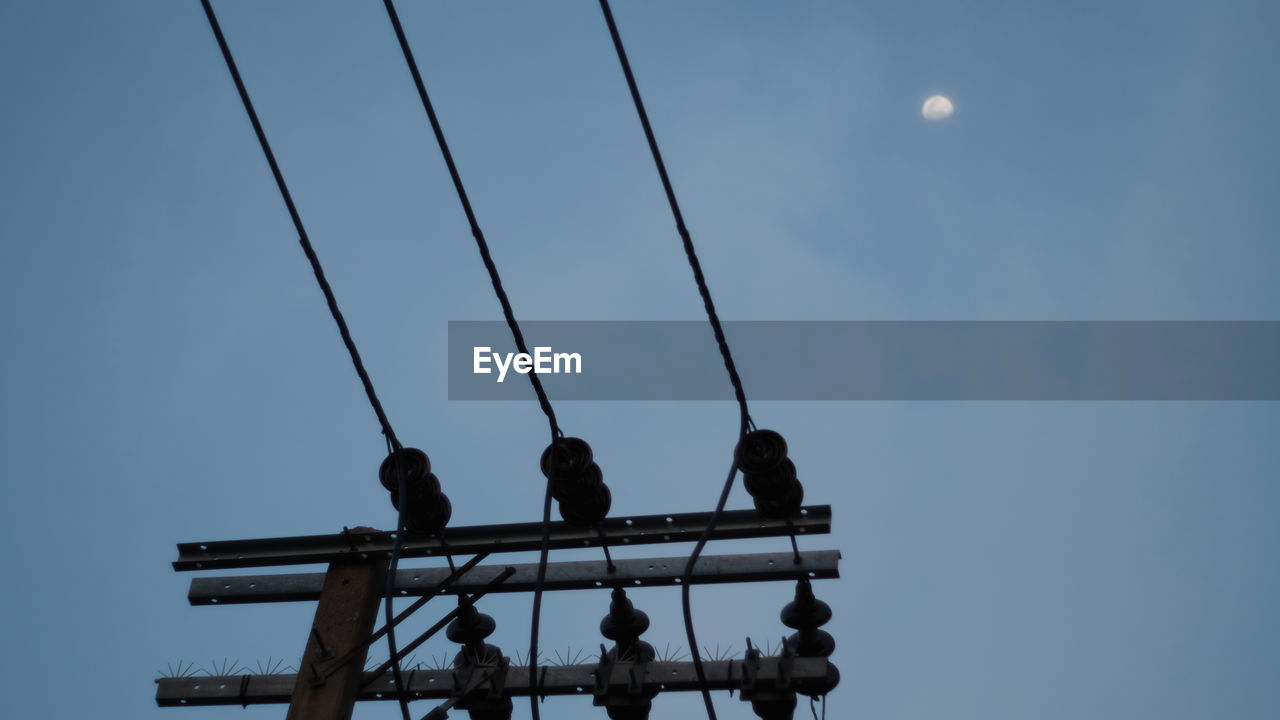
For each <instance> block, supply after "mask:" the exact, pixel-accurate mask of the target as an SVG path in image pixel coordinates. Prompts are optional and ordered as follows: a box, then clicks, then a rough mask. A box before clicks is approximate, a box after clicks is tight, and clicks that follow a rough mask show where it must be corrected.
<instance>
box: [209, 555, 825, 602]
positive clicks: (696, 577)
mask: <svg viewBox="0 0 1280 720" xmlns="http://www.w3.org/2000/svg"><path fill="white" fill-rule="evenodd" d="M613 562H614V571H613V572H609V569H608V567H607V563H606V562H605V561H602V560H594V561H588V560H584V561H578V562H558V563H551V564H549V565H547V577H546V583H545V584H544V586H543V587H544V589H546V590H589V589H594V588H601V587H605V588H612V587H659V586H665V585H676V584H678V583H679V581H680V576H681V574H682V573H683V572H684V563H685V558H683V557H664V558H650V559H617V560H614V561H613ZM839 563H840V552H839V551H838V550H814V551H807V552H802V553H800V562H799V563H796V562H795V557H794V556H793V555H792V553H789V552H785V553H754V554H744V555H707V556H703V557H701V558H698V564H697V565H696V566H695V567H694V571H693V576H692V577H691V578H690V581H691V582H692V583H693V584H701V585H706V584H712V583H740V582H761V581H782V580H796V579H799V578H801V577H808V578H811V579H829V578H838V577H840V570H839ZM507 567H514V568H515V573H514V574H513V575H511V577H510V579H509V580H507V582H505V583H504V584H502V585H500V586H498V587H488V588H485V586H486V585H487V584H488V583H489V582H490V581H491V580H492V579H493V578H494V577H496V576H497V575H498V574H499V573H502V572H504V571H505V569H506V568H507ZM537 570H538V566H537V564H536V563H528V564H521V565H511V566H508V565H482V566H479V567H476V568H474V569H472V570H470V571H469V572H467V573H466V574H464V575H463V576H462V577H460V578H459V579H458V580H456V581H455V582H453V583H451V584H449V585H447V586H445V587H444V588H443V589H441V590H439V592H441V593H442V594H448V595H457V594H460V593H473V592H479V591H480V590H481V589H482V588H483V589H487V591H488V592H491V593H513V592H527V591H529V590H532V589H533V584H534V578H535V576H536V574H537ZM449 575H450V571H449V569H448V568H423V569H417V570H408V569H406V570H399V571H397V572H396V581H395V592H396V593H397V596H399V597H418V596H422V595H424V594H428V593H432V592H434V591H436V589H437V587H438V586H439V585H440V583H441V582H442V581H443V580H444V579H446V578H447V577H448V576H449ZM323 585H324V573H292V574H275V575H244V576H236V577H200V578H193V579H192V580H191V589H190V591H189V592H188V593H187V599H188V600H189V601H190V602H191V604H192V605H233V604H243V603H270V602H291V601H313V600H318V599H319V598H320V591H321V589H322V587H323Z"/></svg>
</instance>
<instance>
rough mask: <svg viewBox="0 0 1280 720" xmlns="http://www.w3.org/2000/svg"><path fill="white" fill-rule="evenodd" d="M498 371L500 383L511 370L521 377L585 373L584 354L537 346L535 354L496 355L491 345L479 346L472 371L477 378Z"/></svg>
mask: <svg viewBox="0 0 1280 720" xmlns="http://www.w3.org/2000/svg"><path fill="white" fill-rule="evenodd" d="M491 363H492V365H493V367H496V368H497V369H498V382H502V381H503V380H506V379H507V371H509V370H515V371H516V372H518V373H520V374H521V375H528V374H529V373H531V372H532V373H534V374H535V375H560V374H576V375H580V374H581V373H582V354H581V353H559V352H553V351H552V349H551V348H550V347H535V348H534V349H533V354H532V355H530V354H528V353H496V352H493V348H491V347H488V346H477V347H473V348H472V349H471V372H472V373H474V374H476V375H488V374H490V373H492V372H493V367H490V364H491Z"/></svg>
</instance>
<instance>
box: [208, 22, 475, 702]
mask: <svg viewBox="0 0 1280 720" xmlns="http://www.w3.org/2000/svg"><path fill="white" fill-rule="evenodd" d="M200 4H201V5H202V6H203V7H204V12H205V16H206V17H207V18H208V19H209V27H210V29H212V30H213V36H214V38H215V39H216V40H217V42H218V48H219V49H220V50H221V51H222V58H223V60H224V61H226V65H227V70H228V71H229V72H230V73H231V79H232V81H233V82H234V83H235V86H236V91H237V92H238V93H239V94H240V101H241V102H242V103H243V104H244V109H245V112H246V114H248V116H249V123H250V124H251V125H253V132H254V134H256V135H257V136H258V144H259V145H261V147H262V154H263V156H265V157H266V160H267V165H269V166H270V167H271V174H272V176H273V177H274V178H275V181H276V187H278V188H279V190H280V197H281V198H282V199H283V200H284V204H285V207H286V208H287V209H288V211H289V217H290V218H291V219H292V220H293V227H294V229H295V230H297V232H298V244H299V245H301V246H302V251H303V253H304V254H305V255H306V256H307V261H308V262H309V263H310V264H311V270H312V272H313V273H315V276H316V283H317V284H319V286H320V290H321V292H323V293H324V298H325V302H326V303H327V304H328V306H329V313H330V314H331V315H333V320H334V322H335V323H337V325H338V333H339V334H340V335H341V336H342V343H343V344H344V345H345V346H346V348H347V352H348V353H349V354H350V355H351V364H352V365H353V366H354V367H355V371H356V375H358V376H359V377H360V383H361V385H363V386H364V392H365V395H366V396H367V397H368V399H369V405H370V406H371V407H372V408H373V412H374V414H375V415H377V417H378V424H379V425H380V426H381V428H382V434H383V436H384V437H385V439H386V444H387V452H388V454H389V455H390V456H391V457H392V458H393V459H395V458H397V456H398V453H399V451H400V450H401V449H403V446H402V445H401V444H400V440H399V438H397V437H396V433H395V430H394V429H393V428H392V427H391V421H390V420H388V419H387V413H386V411H385V410H384V409H383V407H382V402H381V401H380V400H378V393H377V391H375V390H374V388H373V380H372V379H371V378H370V377H369V371H368V370H366V369H365V366H364V361H363V360H361V358H360V351H359V349H357V348H356V343H355V340H354V339H353V338H352V337H351V330H350V328H348V327H347V321H346V319H345V318H344V317H343V315H342V311H341V310H340V309H339V308H338V300H337V297H336V296H335V295H334V293H333V288H332V287H330V286H329V281H328V280H327V279H326V278H325V274H324V267H323V266H321V264H320V258H319V256H318V255H316V251H315V248H314V247H312V245H311V238H310V237H309V236H308V235H307V229H306V227H304V226H303V224H302V216H301V215H300V214H299V213H298V208H297V206H296V205H295V204H294V202H293V195H292V194H291V193H290V192H289V186H288V185H287V184H286V183H285V180H284V173H282V172H281V170H280V164H279V163H278V162H277V161H276V156H275V153H274V152H273V151H272V150H271V144H270V143H269V142H268V141H267V134H266V132H265V131H264V130H263V129H262V122H261V121H260V120H259V119H258V113H257V111H256V110H254V107H253V101H252V100H251V99H250V98H249V91H248V89H247V88H246V87H245V84H244V79H243V78H242V77H241V76H240V70H239V68H238V67H237V66H236V61H235V58H234V57H232V55H231V48H230V47H229V46H228V45H227V38H226V36H225V35H223V33H222V26H221V25H220V24H219V23H218V16H217V15H216V14H215V13H214V11H213V5H212V3H211V2H210V0H200ZM396 462H397V465H398V461H396ZM397 470H399V469H397ZM396 474H397V476H398V478H399V479H398V483H399V492H400V497H407V493H406V487H405V475H404V473H403V472H399V471H397V473H396ZM407 506H408V503H407V502H406V503H401V504H400V509H399V511H398V513H397V519H396V532H395V543H394V545H393V549H392V553H391V559H390V560H389V561H388V563H387V574H386V588H385V592H384V597H385V606H384V609H385V612H386V619H387V647H388V650H389V651H390V657H392V658H393V659H394V658H396V656H397V654H398V653H397V650H396V638H395V626H394V625H393V624H392V622H391V621H392V618H393V615H394V612H393V609H392V598H393V588H394V582H395V574H396V566H397V565H398V563H399V560H400V554H401V543H402V538H403V536H404V512H405V508H406V507H407ZM450 564H452V562H451V563H450ZM392 671H393V677H394V679H395V686H396V694H397V697H398V699H399V701H400V711H401V715H402V716H403V719H404V720H410V719H409V707H408V701H407V700H406V699H405V697H404V694H403V693H402V692H401V689H402V688H403V687H404V684H403V680H402V677H401V668H400V662H399V660H395V661H394V662H393V664H392Z"/></svg>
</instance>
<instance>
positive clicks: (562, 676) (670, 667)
mask: <svg viewBox="0 0 1280 720" xmlns="http://www.w3.org/2000/svg"><path fill="white" fill-rule="evenodd" d="M779 661H780V659H779V658H776V657H766V658H760V661H759V662H760V665H759V670H758V676H757V677H758V680H757V684H758V686H765V685H767V684H768V683H769V682H770V681H769V680H767V678H775V677H777V676H778V667H777V664H778V662H779ZM790 662H791V663H792V666H791V671H790V678H791V679H792V680H794V681H804V680H815V681H818V680H822V679H825V678H826V677H827V669H828V667H829V666H830V663H829V662H828V661H827V659H826V658H795V659H793V660H791V661H790ZM616 665H617V670H616V671H615V672H617V673H618V674H619V676H621V677H626V676H627V675H628V674H629V673H630V666H631V665H632V663H627V662H620V663H617V664H616ZM741 665H742V661H740V660H716V661H707V662H704V663H703V664H702V666H703V668H704V669H705V671H706V677H707V685H708V686H709V687H710V689H712V690H729V689H731V688H736V687H737V686H738V684H739V683H740V679H739V678H740V676H741V674H742V673H741ZM597 667H598V666H597V665H595V664H590V665H562V666H559V667H540V668H539V671H540V672H539V675H541V676H542V679H541V681H540V682H539V687H538V694H540V695H560V696H563V695H581V696H583V697H591V696H592V689H593V688H594V687H595V682H596V680H595V672H596V670H597ZM645 669H646V671H647V673H648V677H650V678H653V680H654V681H655V682H657V683H660V687H661V691H662V692H687V691H697V690H698V689H699V684H698V677H697V675H696V674H695V671H694V668H693V663H692V662H650V663H645ZM245 678H247V680H246V679H245ZM297 679H298V678H297V676H296V675H232V676H227V677H181V678H160V679H159V680H156V684H157V687H156V704H157V705H159V706H161V707H176V706H197V705H262V704H270V703H277V704H279V703H287V702H289V697H290V696H291V695H292V693H293V687H294V685H295V684H296V683H297ZM363 685H364V689H363V690H361V691H360V695H359V696H358V698H357V700H395V698H396V693H395V684H394V681H393V680H392V678H391V676H390V674H389V673H384V674H383V675H382V676H381V677H379V676H375V675H373V674H372V673H365V678H364V680H363ZM454 689H455V688H454V676H453V671H452V670H415V671H414V672H413V673H412V674H411V675H409V676H408V677H407V678H406V688H405V690H406V692H407V693H408V694H409V697H410V699H412V700H423V699H435V700H444V699H446V698H449V697H450V696H451V695H452V694H453V692H454ZM503 689H504V692H505V694H507V695H511V696H528V695H529V694H530V691H531V688H530V683H529V668H528V666H511V667H509V668H508V669H507V672H506V677H505V685H504V688H503Z"/></svg>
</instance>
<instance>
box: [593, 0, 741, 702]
mask: <svg viewBox="0 0 1280 720" xmlns="http://www.w3.org/2000/svg"><path fill="white" fill-rule="evenodd" d="M600 11H601V13H603V14H604V20H605V23H606V24H607V25H608V26H609V36H610V37H611V38H612V39H613V47H614V50H615V51H617V54H618V63H619V64H620V65H621V66H622V74H623V75H625V76H626V79H627V87H628V88H629V89H630V91H631V100H632V101H633V102H634V103H635V106H636V114H637V115H638V116H639V118H640V125H641V127H643V128H644V136H645V139H646V140H647V141H648V142H649V151H650V153H651V154H652V155H653V164H654V166H655V167H656V168H657V170H658V177H659V178H661V180H662V189H663V191H664V192H665V193H666V196H667V203H668V204H669V205H670V206H671V215H672V217H673V218H674V219H675V223H676V232H677V233H679V235H680V241H681V242H682V243H683V244H684V252H685V256H686V257H687V258H688V260H689V268H690V269H691V270H693V279H694V282H695V283H697V285H698V294H699V295H701V296H702V306H703V308H704V309H705V310H706V313H707V321H708V322H709V323H710V324H711V330H712V333H713V334H714V335H715V339H716V345H717V346H718V347H719V348H720V356H721V358H723V359H724V367H725V370H726V371H727V372H728V373H729V382H730V383H731V384H732V385H733V394H734V397H735V398H736V399H737V401H738V410H739V415H740V422H739V427H738V444H737V446H736V448H735V450H734V459H733V464H732V465H730V467H729V475H728V477H727V478H725V481H724V486H723V488H721V490H720V498H719V499H718V500H717V502H716V509H715V512H713V513H712V514H711V519H710V521H709V522H708V523H707V527H706V529H704V530H703V531H702V535H701V536H700V537H699V538H698V542H697V543H696V544H695V545H694V547H693V552H692V553H690V554H689V559H688V562H686V563H685V568H684V576H683V577H682V578H681V583H680V605H681V611H682V613H683V615H684V630H685V636H686V638H687V639H688V641H689V648H690V650H689V655H690V656H691V657H692V658H693V667H694V671H695V673H696V674H697V676H698V683H699V685H700V686H701V690H702V702H703V704H704V705H705V706H706V709H707V717H708V718H710V719H711V720H716V710H715V705H714V704H713V703H712V701H711V690H710V688H709V687H708V686H707V675H706V670H705V669H704V668H703V666H702V658H701V657H699V653H698V639H697V635H696V634H695V633H694V630H693V613H692V610H691V608H690V604H689V581H690V578H691V577H692V575H693V568H694V565H695V564H697V562H698V557H699V556H700V555H701V554H702V549H703V548H704V547H705V546H706V544H707V540H708V539H709V538H710V537H711V533H712V532H714V531H715V528H716V525H717V523H719V522H720V516H721V515H722V514H723V513H724V506H725V503H726V502H728V500H729V492H730V491H731V490H732V489H733V481H734V478H735V477H736V476H737V474H738V457H737V454H738V452H739V450H740V449H741V448H742V444H743V439H744V438H745V437H746V435H747V430H748V428H751V429H754V428H755V424H754V423H752V421H751V414H750V412H748V410H747V395H746V392H745V391H744V390H743V389H742V378H740V377H739V376H738V369H737V366H735V365H734V362H733V353H731V352H730V351H729V342H728V340H726V339H725V335H724V328H722V327H721V326H720V317H719V316H718V315H717V314H716V306H715V303H714V302H713V301H712V299H711V290H710V289H709V288H708V287H707V279H706V277H705V276H704V275H703V273H702V264H701V263H700V262H698V253H697V251H696V250H695V249H694V247H693V238H692V237H691V236H690V234H689V228H688V227H687V226H686V225H685V222H684V214H683V213H682V212H680V203H679V201H677V200H676V193H675V189H674V188H673V187H672V185H671V177H670V176H669V175H668V174H667V165H666V163H665V162H663V160H662V151H661V150H660V149H659V148H658V140H657V138H656V137H655V136H654V133H653V126H652V124H650V122H649V113H648V112H646V111H645V107H644V100H643V99H642V98H641V97H640V88H639V86H637V85H636V77H635V74H634V73H633V72H632V71H631V62H630V61H629V60H628V59H627V50H626V48H625V47H623V44H622V36H621V35H620V34H619V33H618V25H617V23H616V22H615V21H614V19H613V10H612V9H611V8H610V7H609V0H600Z"/></svg>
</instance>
